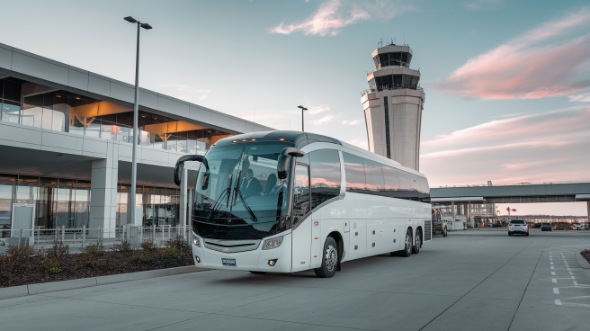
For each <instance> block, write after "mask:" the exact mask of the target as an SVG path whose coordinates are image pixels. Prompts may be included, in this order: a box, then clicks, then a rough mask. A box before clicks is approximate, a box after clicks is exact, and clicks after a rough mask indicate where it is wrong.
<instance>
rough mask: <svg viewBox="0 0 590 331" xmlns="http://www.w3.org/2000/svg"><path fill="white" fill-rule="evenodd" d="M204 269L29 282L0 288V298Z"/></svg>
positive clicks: (191, 267) (193, 268) (186, 268)
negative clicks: (37, 282)
mask: <svg viewBox="0 0 590 331" xmlns="http://www.w3.org/2000/svg"><path fill="white" fill-rule="evenodd" d="M205 270H206V269H201V268H199V269H198V268H197V267H195V266H194V265H190V266H185V267H178V268H170V269H159V270H150V271H139V272H131V273H124V274H117V275H109V276H98V277H90V278H81V279H73V280H64V281H60V282H49V283H39V284H29V285H21V286H12V287H2V288H0V300H2V299H8V298H16V297H24V296H27V295H34V294H40V293H49V292H56V291H63V290H71V289H76V288H83V287H92V286H100V285H105V284H113V283H121V282H129V281H134V280H142V279H149V278H156V277H164V276H170V275H178V274H185V273H191V272H199V271H205Z"/></svg>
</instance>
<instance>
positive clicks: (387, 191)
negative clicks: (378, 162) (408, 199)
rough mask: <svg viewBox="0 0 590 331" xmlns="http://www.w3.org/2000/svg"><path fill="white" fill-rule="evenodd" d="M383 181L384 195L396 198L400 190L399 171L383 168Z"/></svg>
mask: <svg viewBox="0 0 590 331" xmlns="http://www.w3.org/2000/svg"><path fill="white" fill-rule="evenodd" d="M383 177H384V178H385V179H384V180H383V184H384V190H383V192H384V194H383V195H385V196H387V197H391V198H395V197H397V195H396V192H397V191H398V190H399V187H400V185H399V170H397V169H395V168H392V167H388V166H383Z"/></svg>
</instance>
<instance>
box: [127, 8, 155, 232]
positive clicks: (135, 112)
mask: <svg viewBox="0 0 590 331" xmlns="http://www.w3.org/2000/svg"><path fill="white" fill-rule="evenodd" d="M124 20H125V21H127V22H129V23H133V24H137V50H136V53H135V100H134V102H133V142H132V146H133V147H132V149H131V189H130V191H129V207H130V208H131V213H130V215H131V222H132V224H133V225H135V198H136V197H135V195H136V191H137V158H136V154H137V126H138V122H139V120H138V113H139V103H138V96H139V31H140V29H139V28H140V27H141V28H144V29H146V30H151V29H152V26H151V25H149V24H148V23H141V22H140V21H138V20H136V19H135V18H133V17H131V16H127V17H125V18H124Z"/></svg>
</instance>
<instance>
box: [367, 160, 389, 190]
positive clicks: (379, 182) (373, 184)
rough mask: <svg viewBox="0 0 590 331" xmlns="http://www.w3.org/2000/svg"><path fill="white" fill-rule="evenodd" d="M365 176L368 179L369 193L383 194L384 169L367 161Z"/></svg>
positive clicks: (375, 163)
mask: <svg viewBox="0 0 590 331" xmlns="http://www.w3.org/2000/svg"><path fill="white" fill-rule="evenodd" d="M365 176H366V178H367V191H368V193H371V194H383V192H384V188H385V185H384V183H383V182H384V181H383V167H382V166H381V164H379V163H377V162H375V161H371V160H365Z"/></svg>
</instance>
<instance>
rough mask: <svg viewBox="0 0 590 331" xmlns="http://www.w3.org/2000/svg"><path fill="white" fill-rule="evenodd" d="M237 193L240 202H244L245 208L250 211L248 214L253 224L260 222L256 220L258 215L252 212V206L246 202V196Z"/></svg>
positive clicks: (239, 192) (240, 192)
mask: <svg viewBox="0 0 590 331" xmlns="http://www.w3.org/2000/svg"><path fill="white" fill-rule="evenodd" d="M237 193H238V196H239V197H240V200H242V204H243V205H244V207H245V208H246V210H247V211H248V214H250V218H251V219H252V222H258V219H257V218H256V214H254V212H253V211H252V208H250V206H249V205H248V203H247V202H246V199H244V195H243V194H242V191H240V190H238V191H237Z"/></svg>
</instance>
